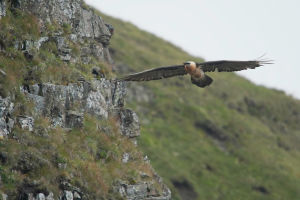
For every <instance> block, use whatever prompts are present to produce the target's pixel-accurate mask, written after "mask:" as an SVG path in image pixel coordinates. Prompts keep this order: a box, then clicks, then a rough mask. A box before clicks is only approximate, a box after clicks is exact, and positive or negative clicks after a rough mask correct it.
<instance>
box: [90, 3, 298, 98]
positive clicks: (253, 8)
mask: <svg viewBox="0 0 300 200" xmlns="http://www.w3.org/2000/svg"><path fill="white" fill-rule="evenodd" d="M86 2H87V3H88V4H90V5H92V6H94V7H96V8H98V9H99V10H101V11H102V12H104V13H106V14H109V15H111V16H115V17H118V18H121V19H123V20H125V21H130V22H132V23H133V24H135V25H137V26H138V27H140V28H142V29H144V30H147V31H149V32H152V33H154V34H155V35H157V36H160V37H162V38H164V39H166V40H168V41H171V42H173V43H174V44H176V45H178V46H180V47H182V48H183V49H184V50H186V51H188V52H189V53H191V54H192V55H195V56H201V57H203V58H204V59H205V60H221V59H230V60H249V59H255V58H258V57H259V56H261V55H263V54H264V53H266V56H265V57H266V58H269V59H272V60H274V61H275V64H274V65H269V66H265V67H261V68H258V69H255V70H247V71H243V72H239V74H240V75H242V76H245V77H247V78H248V79H250V80H252V81H253V82H255V83H257V84H261V85H265V86H267V87H272V88H278V89H282V90H285V91H286V93H287V94H290V95H293V96H294V97H296V98H298V99H300V89H299V87H300V77H299V76H300V66H299V64H298V59H300V39H299V37H300V11H299V9H300V0H285V1H283V0H248V1H241V0H226V1H225V0H127V1H125V0H86ZM116 31H118V30H116ZM170 64H173V63H170Z"/></svg>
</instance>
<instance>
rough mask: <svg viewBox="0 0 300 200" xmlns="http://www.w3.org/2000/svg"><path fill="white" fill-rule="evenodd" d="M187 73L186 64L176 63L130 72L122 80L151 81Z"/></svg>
mask: <svg viewBox="0 0 300 200" xmlns="http://www.w3.org/2000/svg"><path fill="white" fill-rule="evenodd" d="M185 74H187V72H186V70H185V69H184V65H175V66H168V67H159V68H155V69H150V70H146V71H142V72H139V73H135V74H130V75H128V76H126V77H124V78H121V79H120V80H123V81H150V80H158V79H162V78H169V77H173V76H180V75H185Z"/></svg>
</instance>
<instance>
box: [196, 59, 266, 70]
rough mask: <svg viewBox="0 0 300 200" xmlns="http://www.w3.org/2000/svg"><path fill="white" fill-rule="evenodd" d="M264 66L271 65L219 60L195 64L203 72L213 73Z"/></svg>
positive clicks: (251, 61) (255, 61) (262, 62)
mask: <svg viewBox="0 0 300 200" xmlns="http://www.w3.org/2000/svg"><path fill="white" fill-rule="evenodd" d="M265 64H272V62H271V61H270V60H261V61H259V60H250V61H231V60H220V61H210V62H203V63H197V66H200V67H201V68H202V70H203V71H204V72H214V71H215V70H218V71H219V72H233V71H241V70H245V69H254V68H256V67H260V66H262V65H265Z"/></svg>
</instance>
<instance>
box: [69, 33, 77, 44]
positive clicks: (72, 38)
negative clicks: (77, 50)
mask: <svg viewBox="0 0 300 200" xmlns="http://www.w3.org/2000/svg"><path fill="white" fill-rule="evenodd" d="M69 38H70V40H71V41H72V42H74V43H75V42H77V41H78V38H77V35H76V34H70V36H69Z"/></svg>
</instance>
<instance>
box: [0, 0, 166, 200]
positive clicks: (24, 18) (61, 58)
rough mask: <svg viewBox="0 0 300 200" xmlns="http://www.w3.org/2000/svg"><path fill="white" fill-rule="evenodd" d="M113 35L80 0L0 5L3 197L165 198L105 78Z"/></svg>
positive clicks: (118, 90)
mask: <svg viewBox="0 0 300 200" xmlns="http://www.w3.org/2000/svg"><path fill="white" fill-rule="evenodd" d="M112 35H113V27H112V26H111V25H110V24H107V23H105V22H104V20H103V19H102V18H101V17H100V16H99V15H98V14H96V13H95V11H94V10H93V9H90V8H89V7H88V6H87V5H85V4H84V2H83V1H81V0H63V1H61V0H51V1H32V0H24V1H19V0H11V1H5V0H1V1H0V137H1V140H0V162H1V166H0V175H1V176H0V177H1V179H0V192H1V194H2V199H24V200H25V199H28V200H29V199H30V200H31V199H32V200H33V199H36V200H42V199H47V200H51V199H66V200H71V199H149V200H150V199H161V200H164V199H166V200H167V199H170V198H171V193H170V190H169V189H168V188H167V187H166V186H165V185H164V184H163V183H162V180H161V178H160V177H159V176H158V175H157V174H156V173H155V171H154V170H153V169H152V167H151V165H150V162H149V160H148V158H147V156H144V155H143V153H141V152H140V151H139V150H138V148H137V141H136V138H137V137H138V136H139V135H140V126H139V119H138V117H137V114H136V113H135V112H134V111H132V110H130V109H127V108H126V107H125V106H124V104H125V103H124V102H125V95H126V87H125V85H124V83H122V82H115V81H113V80H111V78H110V77H111V76H112V72H111V70H112V63H113V61H112V58H111V56H110V53H109V50H108V46H109V42H110V39H111V37H112ZM0 198H1V197H0Z"/></svg>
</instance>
